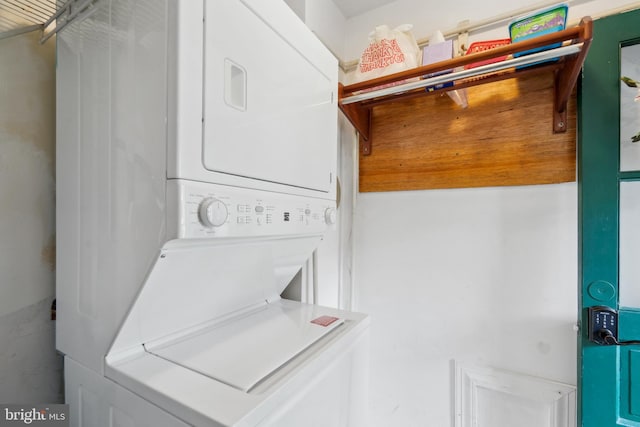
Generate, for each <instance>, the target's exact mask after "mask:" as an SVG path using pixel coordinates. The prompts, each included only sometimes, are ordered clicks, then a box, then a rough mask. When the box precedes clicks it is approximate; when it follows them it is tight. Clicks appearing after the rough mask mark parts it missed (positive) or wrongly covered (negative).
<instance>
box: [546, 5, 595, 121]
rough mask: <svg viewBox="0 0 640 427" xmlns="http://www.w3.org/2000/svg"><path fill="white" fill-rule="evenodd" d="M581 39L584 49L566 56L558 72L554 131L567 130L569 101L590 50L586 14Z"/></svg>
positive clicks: (589, 26)
mask: <svg viewBox="0 0 640 427" xmlns="http://www.w3.org/2000/svg"><path fill="white" fill-rule="evenodd" d="M580 28H581V31H580V40H581V41H582V49H580V52H579V53H578V54H577V55H575V56H574V57H572V58H569V57H567V58H565V59H564V60H565V61H566V64H565V66H564V67H563V68H562V69H561V70H559V71H557V72H556V75H555V93H554V100H553V132H554V133H562V132H566V131H567V102H569V97H570V96H571V92H572V91H573V88H574V87H575V84H576V82H577V81H578V76H579V75H580V70H581V69H582V64H583V63H584V60H585V58H586V56H587V52H588V51H589V45H590V44H591V38H592V26H591V18H590V17H588V16H586V17H584V18H582V20H580Z"/></svg>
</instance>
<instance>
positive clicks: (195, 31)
mask: <svg viewBox="0 0 640 427" xmlns="http://www.w3.org/2000/svg"><path fill="white" fill-rule="evenodd" d="M563 4H564V5H566V6H567V11H568V14H567V20H566V29H563V30H561V31H558V32H557V33H554V34H548V35H545V36H544V37H546V39H544V42H543V43H541V44H538V45H527V46H526V47H525V48H520V50H519V51H518V50H512V51H510V50H508V49H510V47H509V46H503V47H500V48H499V49H503V51H502V52H503V55H504V56H507V55H509V57H508V58H507V59H505V58H503V57H501V58H499V59H497V60H496V61H497V62H496V61H490V62H492V63H491V64H488V65H487V64H485V65H484V66H483V65H480V66H478V64H477V63H476V64H472V63H471V62H470V61H466V62H465V56H457V55H456V54H455V51H456V49H457V51H458V52H462V51H466V49H467V48H468V47H469V45H471V44H472V43H474V42H475V43H481V42H483V41H487V40H504V39H508V38H509V25H510V23H512V22H513V21H514V20H515V19H517V18H518V17H521V16H524V15H527V14H530V13H533V12H535V11H538V10H544V9H549V8H552V7H555V6H556V5H557V2H556V3H554V2H550V1H547V2H536V1H530V0H518V1H516V2H513V1H511V2H508V1H506V0H494V1H490V2H472V1H469V0H459V1H457V2H456V3H454V4H447V5H443V4H440V3H434V2H425V1H417V0H395V1H389V0H366V1H365V0H361V1H358V0H326V1H314V0H311V1H307V0H269V1H261V0H223V1H217V0H193V1H191V0H189V1H186V0H66V1H65V0H58V1H47V0H0V82H1V83H0V94H1V96H0V147H1V148H0V201H1V203H0V230H2V234H3V239H2V244H1V245H0V255H2V256H0V258H1V260H0V266H1V267H0V283H2V287H1V288H0V341H2V342H3V344H2V346H1V347H0V403H23V402H24V403H31V402H33V403H47V402H48V403H51V404H54V403H66V404H68V405H69V411H70V412H69V413H70V418H71V424H70V425H73V426H116V425H118V426H147V425H149V426H151V425H166V426H169V425H171V426H173V425H175V426H187V425H198V426H200V425H202V426H216V427H218V426H225V427H231V426H235V427H241V426H242V427H250V426H251V427H253V426H256V427H257V426H262V427H266V426H277V427H287V426H290V427H294V426H303V425H304V426H307V425H309V426H312V425H317V426H344V427H360V426H362V427H364V426H372V427H383V426H385V427H386V426H426V427H441V426H455V427H471V426H481V427H490V426H491V427H502V426H514V425H518V426H523V427H529V426H531V427H534V426H535V427H546V426H554V427H573V426H574V425H576V419H577V418H576V411H577V402H578V398H579V396H578V382H579V378H578V372H579V366H578V362H577V360H578V357H577V354H578V352H579V349H578V347H577V342H578V334H579V327H578V325H577V322H578V311H579V301H578V281H579V278H578V275H579V259H578V254H579V231H578V230H579V228H578V227H579V224H578V210H579V206H578V191H579V189H578V182H577V181H578V175H577V174H578V165H577V161H576V159H577V146H578V137H577V134H578V128H579V95H578V94H579V85H580V79H581V69H582V66H583V62H584V60H585V57H586V56H587V55H588V53H587V52H588V50H589V44H590V43H591V37H592V24H593V21H596V20H598V19H599V18H600V17H602V16H608V15H613V14H617V13H623V12H625V11H627V10H630V9H636V8H638V7H639V6H640V4H637V2H636V3H633V2H629V1H622V0H607V1H605V0H568V1H565V2H563ZM43 24H44V25H43ZM406 24H410V26H409V27H410V30H409V31H410V32H411V34H412V35H413V37H415V39H416V40H417V45H418V46H419V48H420V49H421V50H422V48H424V47H425V46H428V45H429V44H430V41H431V44H433V40H434V39H435V38H436V36H435V34H437V33H440V34H442V35H443V36H444V38H445V39H446V40H452V41H453V42H452V45H453V46H454V52H453V54H452V58H451V59H449V60H447V61H448V62H445V63H441V62H435V63H433V64H427V65H426V67H431V68H426V69H420V70H419V71H415V70H414V71H412V70H407V71H403V73H405V74H402V75H396V76H395V77H391V78H387V79H386V80H385V78H384V77H383V78H381V79H380V80H376V81H374V82H370V81H369V82H367V81H364V82H358V81H356V80H355V77H354V76H355V74H356V71H355V70H356V69H357V67H358V62H359V59H360V58H361V55H362V53H363V51H364V50H365V49H366V48H367V45H368V44H369V41H370V38H371V37H373V36H372V35H373V34H374V33H375V30H376V28H377V27H379V26H381V25H386V26H387V27H388V29H391V30H393V29H394V28H396V27H402V28H407V26H406ZM533 43H536V41H535V40H533ZM554 43H557V44H562V46H561V47H560V48H559V49H560V50H557V51H553V52H554V53H549V51H540V52H538V53H535V54H537V55H540V56H530V57H529V58H527V55H522V56H521V55H520V53H521V52H523V51H524V50H529V49H533V48H539V47H544V46H546V45H549V44H554ZM563 49H564V50H563ZM484 54H485V55H486V56H484V57H478V58H479V59H483V60H486V59H493V58H494V57H495V56H496V55H494V56H493V57H492V56H490V55H491V54H490V53H489V54H487V53H486V52H485V53H484ZM544 55H546V56H544ZM532 58H533V59H532ZM536 58H537V59H536ZM505 61H516V62H511V63H510V62H505ZM518 61H520V62H518ZM527 61H528V62H527ZM475 62H478V61H475ZM505 64H506V65H505ZM420 65H421V64H420ZM450 69H454V70H453V72H452V73H450V74H438V73H441V72H442V71H450ZM425 70H426V71H425ZM412 72H413V74H411V73H412ZM425 74H429V75H425ZM443 76H444V77H443ZM447 76H450V77H447ZM638 77H639V78H640V76H638ZM429 78H431V79H434V80H433V81H432V82H433V83H430V84H425V83H424V82H425V81H427V80H428V79H429ZM425 79H427V80H425ZM447 79H449V80H447ZM429 81H431V80H429ZM421 82H422V83H421ZM451 82H455V83H452V85H451V86H447V85H448V84H449V83H451ZM437 84H444V85H445V89H439V88H437V87H436V89H435V90H433V87H434V85H437ZM407 85H408V86H407ZM411 85H414V86H411ZM425 87H426V89H425ZM453 91H456V92H455V94H454V93H453ZM447 92H452V93H451V95H450V96H448V95H447ZM460 96H463V97H464V102H463V103H462V104H464V105H461V103H460V102H456V101H455V99H454V97H460ZM458 99H459V98H458Z"/></svg>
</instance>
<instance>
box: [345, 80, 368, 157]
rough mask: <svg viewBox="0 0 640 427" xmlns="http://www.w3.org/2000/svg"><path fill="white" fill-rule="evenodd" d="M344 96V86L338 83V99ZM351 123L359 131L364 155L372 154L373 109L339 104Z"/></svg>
mask: <svg viewBox="0 0 640 427" xmlns="http://www.w3.org/2000/svg"><path fill="white" fill-rule="evenodd" d="M343 96H344V85H343V84H342V83H338V99H342V98H343ZM338 105H339V106H340V109H341V110H342V112H343V113H344V115H345V116H346V117H347V119H349V122H351V124H352V125H353V127H354V128H356V130H357V131H358V135H359V136H358V139H359V141H360V146H361V147H362V154H363V155H365V156H368V155H369V154H371V108H358V106H357V105H356V104H346V105H343V104H340V103H339V104H338Z"/></svg>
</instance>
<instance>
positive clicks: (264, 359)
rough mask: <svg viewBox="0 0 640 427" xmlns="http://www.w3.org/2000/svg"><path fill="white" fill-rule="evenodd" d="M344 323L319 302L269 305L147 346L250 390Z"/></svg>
mask: <svg viewBox="0 0 640 427" xmlns="http://www.w3.org/2000/svg"><path fill="white" fill-rule="evenodd" d="M343 323H344V319H340V318H337V317H333V316H326V315H325V316H323V315H322V314H321V309H320V308H319V307H317V306H313V305H306V304H293V305H282V304H267V305H266V306H264V307H262V308H260V309H258V310H256V311H254V312H252V313H250V314H247V315H245V316H243V317H241V318H239V319H235V320H233V321H229V322H226V323H223V324H222V325H217V326H213V327H211V328H208V329H206V330H204V331H202V332H200V333H197V334H194V335H191V336H190V337H186V338H184V339H181V340H179V341H178V342H173V343H170V344H164V345H160V346H157V347H152V348H147V349H146V350H147V352H149V353H151V354H154V355H156V356H158V357H161V358H163V359H166V360H168V361H171V362H173V363H176V364H178V365H180V366H183V367H185V368H187V369H190V370H193V371H196V372H198V373H200V374H203V375H206V376H208V377H210V378H213V379H215V380H217V381H220V382H223V383H225V384H227V385H229V386H232V387H235V388H237V389H239V390H242V391H244V392H249V391H250V390H251V389H252V388H253V387H255V386H256V385H258V384H259V383H260V382H261V381H263V380H265V379H266V378H268V377H269V376H270V375H271V374H273V373H274V372H276V371H277V370H278V369H279V368H281V367H282V366H284V365H286V364H287V363H288V362H289V361H290V360H291V359H293V358H294V357H295V356H296V355H298V354H300V353H301V352H303V351H304V350H305V349H307V348H308V347H309V346H311V345H312V344H314V343H315V342H317V341H318V340H320V339H321V338H322V337H324V336H326V335H327V334H329V333H330V332H332V331H334V330H335V329H336V328H337V327H339V326H340V325H342V324H343Z"/></svg>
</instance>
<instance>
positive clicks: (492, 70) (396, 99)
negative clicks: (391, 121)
mask: <svg viewBox="0 0 640 427" xmlns="http://www.w3.org/2000/svg"><path fill="white" fill-rule="evenodd" d="M592 24H593V23H592V21H591V18H590V17H588V16H587V17H584V18H582V20H581V21H580V24H579V25H577V26H575V27H572V28H568V29H565V30H562V31H558V32H555V33H551V34H546V35H543V36H539V37H535V38H532V39H529V40H525V41H521V42H518V43H513V44H510V45H508V46H502V47H498V48H495V49H491V50H487V51H483V52H478V53H474V54H471V55H466V56H462V57H458V58H454V59H451V60H447V61H442V62H438V63H435V64H430V65H425V66H422V67H417V68H413V69H410V70H406V71H402V72H400V73H395V74H391V75H388V76H383V77H379V78H377V79H372V80H367V81H364V82H359V83H355V84H352V85H348V86H342V85H341V86H340V88H339V98H340V101H339V106H340V109H341V110H342V111H343V113H344V114H345V115H346V117H347V118H348V119H349V121H350V122H351V123H352V124H353V126H354V127H355V128H356V130H357V131H358V134H359V139H360V143H361V147H362V154H364V155H369V154H371V142H372V140H373V138H374V137H375V131H374V128H373V127H372V121H373V120H377V118H376V116H377V115H378V114H377V113H374V109H375V108H376V107H378V106H381V105H384V104H388V103H400V102H407V101H408V100H411V99H413V98H416V97H423V96H425V95H433V94H438V93H443V92H446V91H451V90H455V89H462V88H467V87H474V86H479V85H484V84H487V83H492V82H496V81H500V80H505V79H512V78H516V77H519V76H523V75H530V74H538V73H546V72H548V71H549V70H551V71H553V73H554V76H555V78H554V85H553V101H552V102H551V104H552V106H553V108H552V114H551V117H552V123H553V132H554V133H560V132H566V131H567V128H568V126H567V103H568V101H569V97H570V95H571V93H572V91H573V88H574V87H575V84H576V81H577V79H578V76H579V73H580V69H581V68H582V64H583V63H584V59H585V57H586V55H587V52H588V50H589V45H590V43H591V38H592V28H593V25H592ZM557 43H561V44H563V47H561V48H558V49H557V51H560V50H562V49H564V50H562V52H568V53H562V54H560V53H558V56H559V58H558V59H557V60H554V61H553V62H551V63H549V62H548V60H546V62H545V63H543V64H530V65H528V66H526V67H524V66H523V64H524V65H526V64H527V62H526V61H537V59H535V58H537V57H536V56H534V55H544V54H545V52H539V53H535V54H532V55H523V56H519V57H517V58H514V59H508V60H505V61H501V62H498V63H495V64H490V65H486V66H481V67H477V68H475V69H470V70H464V71H459V72H453V73H450V74H447V75H445V76H438V77H436V78H432V79H423V76H425V75H429V74H433V73H437V72H439V71H444V70H450V69H456V68H459V67H464V66H465V65H469V64H473V63H476V62H480V61H483V60H487V59H493V58H498V57H501V56H505V55H509V56H513V55H514V54H518V53H522V52H525V51H529V50H532V49H536V48H543V47H545V46H549V45H553V44H557ZM571 46H575V48H573V49H571ZM547 52H553V51H547ZM551 54H552V55H555V53H551ZM523 61H525V62H523ZM521 67H522V68H521ZM434 79H435V80H434ZM416 80H417V81H416ZM421 80H422V81H421ZM436 81H437V82H439V83H441V82H444V81H450V82H453V87H447V88H444V89H439V90H435V91H432V92H428V91H426V90H425V89H424V86H426V85H430V84H434V82H436ZM420 85H422V86H420ZM381 87H383V88H382V89H381ZM523 96H526V94H523Z"/></svg>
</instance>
